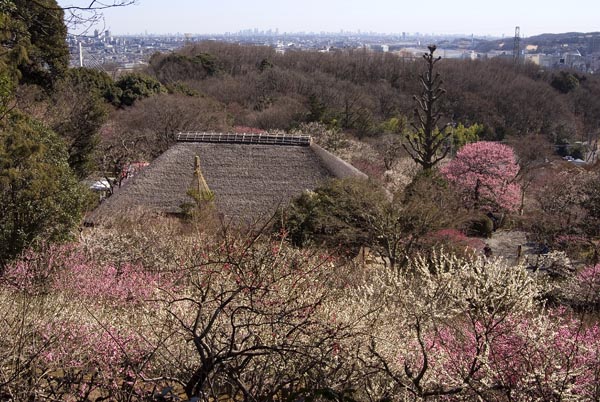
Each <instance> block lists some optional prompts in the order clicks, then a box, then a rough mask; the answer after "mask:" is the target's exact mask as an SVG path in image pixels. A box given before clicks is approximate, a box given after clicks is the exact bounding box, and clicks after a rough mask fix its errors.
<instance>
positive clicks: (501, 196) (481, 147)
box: [441, 141, 521, 212]
mask: <svg viewBox="0 0 600 402" xmlns="http://www.w3.org/2000/svg"><path fill="white" fill-rule="evenodd" d="M441 172H442V174H443V175H444V176H445V177H446V179H447V180H448V181H450V182H451V183H454V184H455V185H456V186H457V187H458V188H459V189H460V190H461V191H462V193H463V196H464V201H465V203H466V205H467V207H469V208H474V209H481V210H484V211H507V212H513V211H516V210H517V208H518V207H519V201H520V194H521V188H520V186H519V184H518V183H516V182H515V180H516V177H517V174H518V173H519V165H518V164H517V161H516V158H515V154H514V152H513V150H512V148H510V147H509V146H507V145H503V144H499V143H495V142H488V141H481V142H476V143H472V144H467V145H465V146H464V147H463V148H461V149H460V151H458V153H457V154H456V158H454V159H453V160H452V161H450V162H449V163H448V164H447V165H445V166H444V167H442V168H441Z"/></svg>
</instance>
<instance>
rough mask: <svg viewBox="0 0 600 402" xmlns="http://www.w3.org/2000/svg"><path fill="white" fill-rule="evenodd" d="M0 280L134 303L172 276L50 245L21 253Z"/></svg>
mask: <svg viewBox="0 0 600 402" xmlns="http://www.w3.org/2000/svg"><path fill="white" fill-rule="evenodd" d="M2 281H3V282H4V283H5V284H7V285H8V286H9V287H11V288H13V289H16V290H19V291H22V292H26V293H28V294H38V293H40V292H45V293H51V292H62V293H64V294H68V295H71V296H73V297H76V298H85V299H87V300H88V301H90V302H99V303H109V304H121V303H134V304H135V303H141V302H144V301H147V300H149V299H151V298H152V295H153V294H154V292H155V291H156V289H157V288H158V287H160V286H170V285H171V284H172V282H173V278H172V276H171V275H169V274H165V273H157V272H150V271H148V270H145V269H144V268H143V267H142V266H141V265H137V264H129V263H125V264H122V265H120V266H115V265H114V264H101V263H98V262H96V261H94V260H93V259H91V258H89V257H88V256H86V254H85V253H84V251H83V250H82V249H81V248H80V247H78V246H77V245H51V246H48V247H45V248H44V249H43V250H41V251H39V252H34V251H27V252H25V253H24V254H23V256H21V258H19V259H18V260H16V261H15V262H13V263H12V264H10V265H9V266H8V267H7V269H6V271H5V273H4V275H3V276H2Z"/></svg>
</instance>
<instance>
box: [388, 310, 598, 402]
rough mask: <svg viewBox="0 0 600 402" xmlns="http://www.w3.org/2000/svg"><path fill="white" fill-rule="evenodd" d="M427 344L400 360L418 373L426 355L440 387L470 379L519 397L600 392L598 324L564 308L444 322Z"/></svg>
mask: <svg viewBox="0 0 600 402" xmlns="http://www.w3.org/2000/svg"><path fill="white" fill-rule="evenodd" d="M423 345H424V347H425V353H423V352H422V351H421V350H420V346H419V345H418V344H417V343H416V342H415V345H414V348H413V351H412V352H411V353H410V354H409V355H403V356H400V357H399V359H400V365H401V367H408V370H409V371H408V372H411V373H417V372H418V370H419V369H420V368H421V367H423V363H424V356H425V355H426V356H427V360H428V361H427V363H428V366H429V371H428V373H427V374H428V376H429V379H430V382H431V383H434V384H437V385H436V386H441V387H442V388H444V387H446V388H451V387H456V386H462V385H463V384H464V383H465V381H467V382H468V383H469V384H471V387H473V389H478V388H479V389H480V390H481V392H486V391H485V390H487V391H489V390H490V389H494V390H497V391H498V392H509V393H510V394H511V395H512V397H513V398H516V399H519V398H525V397H526V396H527V398H529V397H531V398H533V399H536V400H537V399H548V400H553V399H554V398H553V395H556V392H557V391H558V392H560V391H561V389H562V388H565V389H562V392H565V394H567V393H568V394H570V395H571V396H573V397H578V398H582V399H586V400H597V398H598V397H599V396H600V394H598V392H599V391H600V389H599V388H598V386H597V384H598V381H599V380H600V328H599V327H598V326H597V325H591V326H586V325H584V324H582V321H581V320H580V319H575V318H574V317H572V316H571V315H570V314H569V313H566V312H565V311H564V309H563V310H560V311H555V312H553V313H551V314H550V317H549V318H548V319H545V320H535V319H532V318H528V317H522V316H521V317H517V316H508V317H506V318H505V319H502V320H496V321H491V322H488V323H484V322H481V321H477V322H467V321H463V322H461V323H455V324H454V325H452V326H451V325H445V326H442V327H439V328H436V330H434V331H431V332H429V333H428V334H427V335H425V338H424V340H423ZM567 387H568V389H567ZM567 399H568V398H567ZM528 400H529V399H528Z"/></svg>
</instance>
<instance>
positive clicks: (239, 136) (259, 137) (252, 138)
mask: <svg viewBox="0 0 600 402" xmlns="http://www.w3.org/2000/svg"><path fill="white" fill-rule="evenodd" d="M176 140H177V141H178V142H223V143H235V144H272V145H304V146H308V145H310V143H311V137H310V135H301V134H266V133H265V134H249V133H209V132H180V133H178V134H177V135H176Z"/></svg>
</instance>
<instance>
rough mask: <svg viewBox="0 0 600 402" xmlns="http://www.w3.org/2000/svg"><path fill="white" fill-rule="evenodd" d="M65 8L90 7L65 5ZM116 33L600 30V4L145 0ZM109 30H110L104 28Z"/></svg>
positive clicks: (120, 15) (122, 15)
mask: <svg viewBox="0 0 600 402" xmlns="http://www.w3.org/2000/svg"><path fill="white" fill-rule="evenodd" d="M58 2H59V4H61V5H62V6H66V5H71V4H78V5H82V4H83V3H86V2H87V3H89V0H87V1H84V0H58ZM105 20H106V27H107V28H108V29H110V30H111V32H113V33H114V34H127V33H130V34H135V33H144V32H148V33H177V32H179V33H186V32H189V33H224V32H237V31H239V30H242V29H249V28H258V29H259V30H268V29H273V30H274V29H275V28H279V31H280V32H298V31H307V32H309V31H314V32H320V31H328V32H339V31H340V30H341V29H343V30H351V31H356V30H358V29H360V30H361V31H363V32H366V31H375V32H410V33H414V32H421V33H446V34H458V33H464V34H470V33H474V34H476V35H483V34H491V35H498V36H499V35H501V34H505V35H508V36H512V35H513V33H514V27H515V26H517V25H519V26H520V27H521V34H522V35H524V36H531V35H536V34H540V33H545V32H552V33H558V32H568V31H580V32H591V31H600V0H572V1H564V0H560V1H559V0H546V1H541V0H500V1H493V2H492V1H486V0H479V1H476V0H429V1H423V0H414V1H403V0H395V1H394V0H297V1H289V0H137V4H136V5H133V6H129V7H125V8H116V9H111V10H107V11H106V12H105ZM100 28H102V27H100Z"/></svg>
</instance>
